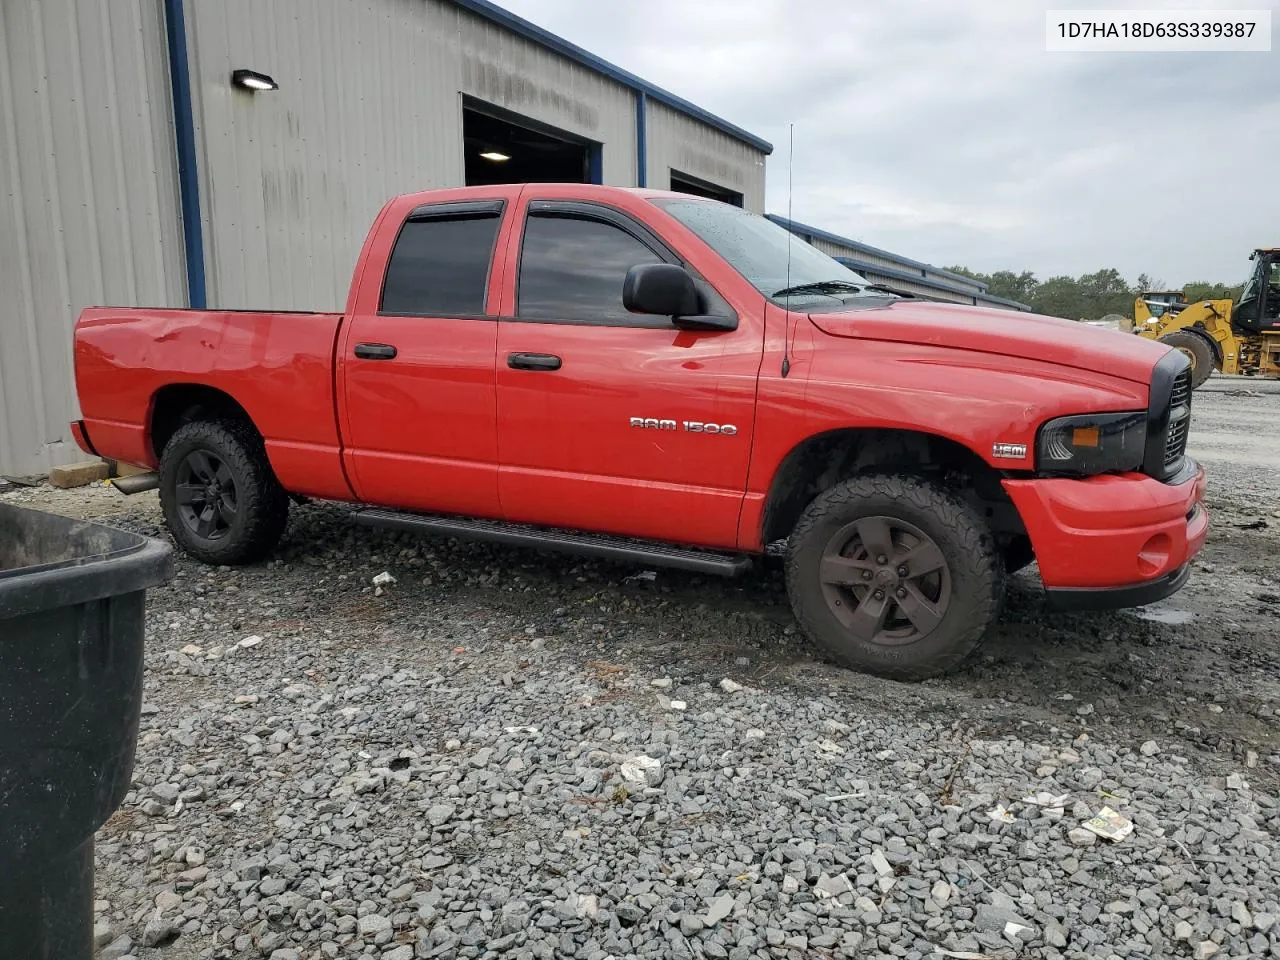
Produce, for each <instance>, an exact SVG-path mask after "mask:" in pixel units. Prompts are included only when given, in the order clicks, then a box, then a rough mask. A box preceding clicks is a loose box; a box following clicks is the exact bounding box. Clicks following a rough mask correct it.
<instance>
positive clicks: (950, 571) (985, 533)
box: [787, 475, 1003, 680]
mask: <svg viewBox="0 0 1280 960" xmlns="http://www.w3.org/2000/svg"><path fill="white" fill-rule="evenodd" d="M1002 589H1003V584H1002V582H1001V576H1000V560H999V557H998V556H997V553H996V545H995V542H994V540H993V538H992V536H991V532H990V530H989V529H988V528H987V526H986V524H985V523H984V522H983V520H982V518H981V517H980V516H978V514H977V513H976V512H975V511H974V510H973V508H972V507H970V506H968V505H967V504H966V503H964V501H962V500H961V499H960V498H958V497H956V496H954V495H952V494H951V493H949V492H947V491H946V490H944V489H943V488H941V487H939V486H937V485H935V484H932V483H929V482H928V481H926V480H922V479H917V478H914V477H901V476H884V475H876V476H865V477H858V478H855V479H853V480H848V481H846V482H844V483H840V484H837V485H836V486H834V487H832V488H831V489H830V490H827V491H826V492H825V493H823V494H821V495H820V496H818V497H817V498H816V499H815V500H814V501H813V502H812V503H811V504H810V505H809V507H808V508H807V509H806V510H805V512H804V514H803V516H802V517H801V518H800V522H799V523H798V524H797V525H796V528H795V531H794V532H793V533H792V535H791V539H790V541H789V543H788V550H787V592H788V594H789V596H790V598H791V606H792V609H793V610H794V611H795V615H796V619H797V620H799V622H800V625H801V627H803V628H804V630H805V632H806V633H807V634H808V636H809V637H810V639H812V640H813V641H814V643H816V644H817V645H818V646H819V647H821V648H822V649H823V650H824V651H825V652H826V653H827V654H828V655H830V656H831V657H832V659H834V660H835V661H836V662H837V663H839V664H841V665H842V666H845V667H849V668H851V669H854V670H859V671H862V672H865V673H871V674H875V675H878V676H882V677H889V678H892V679H897V680H923V679H925V678H928V677H932V676H937V675H938V674H941V673H945V672H947V671H948V670H950V669H952V668H953V667H955V666H956V665H957V664H959V663H960V662H961V661H962V660H963V659H964V658H965V657H967V656H968V655H969V654H970V653H972V652H973V651H974V650H975V649H976V648H977V646H978V644H979V643H980V642H981V640H982V638H983V636H984V635H985V634H986V632H987V628H988V627H989V626H990V625H991V623H992V621H993V620H994V619H995V617H996V614H997V610H998V606H999V599H1000V591H1001V590H1002Z"/></svg>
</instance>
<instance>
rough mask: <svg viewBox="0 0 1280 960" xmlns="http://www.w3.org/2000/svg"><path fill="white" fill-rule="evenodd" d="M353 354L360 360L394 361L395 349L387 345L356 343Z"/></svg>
mask: <svg viewBox="0 0 1280 960" xmlns="http://www.w3.org/2000/svg"><path fill="white" fill-rule="evenodd" d="M355 354H356V356H357V357H359V358H360V359H361V360H394V359H395V358H396V348H395V347H393V346H391V344H389V343H357V344H356V350H355Z"/></svg>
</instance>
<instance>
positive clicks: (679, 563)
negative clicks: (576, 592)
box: [352, 509, 751, 577]
mask: <svg viewBox="0 0 1280 960" xmlns="http://www.w3.org/2000/svg"><path fill="white" fill-rule="evenodd" d="M352 518H353V519H354V520H355V521H356V523H359V524H362V525H364V526H367V527H382V528H384V529H390V530H407V531H410V532H417V533H433V534H438V535H442V536H446V537H457V538H459V539H463V540H483V541H486V542H488V543H507V544H512V545H514V546H521V547H532V548H534V549H540V550H554V551H556V552H558V553H574V554H579V555H582V556H589V557H603V558H605V559H608V560H621V561H624V562H628V563H639V564H644V565H647V566H653V567H672V568H675V569H677V570H692V571H694V572H697V573H708V574H714V575H716V576H720V577H736V576H738V575H739V574H742V573H745V572H746V571H747V570H749V569H750V568H751V558H750V557H748V556H746V555H745V554H731V553H713V552H710V551H707V550H694V549H691V548H689V547H678V546H673V545H671V544H665V543H654V542H650V541H648V540H630V539H627V538H625V537H609V536H603V535H601V534H597V533H574V532H571V531H566V530H549V529H546V528H543V527H533V526H526V525H524V524H516V523H502V522H500V521H496V520H472V519H470V518H467V517H442V516H433V515H428V514H418V513H397V512H394V511H391V510H375V509H364V510H356V511H355V512H353V513H352Z"/></svg>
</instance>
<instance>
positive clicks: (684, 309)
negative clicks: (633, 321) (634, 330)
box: [622, 263, 698, 317]
mask: <svg viewBox="0 0 1280 960" xmlns="http://www.w3.org/2000/svg"><path fill="white" fill-rule="evenodd" d="M622 305H623V306H624V307H626V308H627V309H628V310H630V311H631V312H632V313H654V314H658V315H660V316H664V317H678V316H680V315H681V314H694V313H697V312H698V289H697V287H695V286H694V285H693V277H691V276H690V275H689V271H687V270H686V269H685V268H684V267H679V266H676V265H675V264H674V263H640V264H636V265H635V266H634V267H632V268H631V269H630V270H628V271H627V278H626V279H625V280H624V281H623V282H622Z"/></svg>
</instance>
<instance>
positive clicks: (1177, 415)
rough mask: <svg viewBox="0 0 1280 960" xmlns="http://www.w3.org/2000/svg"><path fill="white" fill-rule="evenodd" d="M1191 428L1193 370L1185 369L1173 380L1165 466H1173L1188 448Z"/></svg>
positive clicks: (1165, 446)
mask: <svg viewBox="0 0 1280 960" xmlns="http://www.w3.org/2000/svg"><path fill="white" fill-rule="evenodd" d="M1190 430H1191V372H1190V371H1189V370H1188V371H1183V372H1182V373H1180V374H1178V376H1177V378H1176V379H1175V380H1174V381H1173V392H1172V394H1171V395H1170V397H1169V430H1168V433H1167V434H1166V435H1165V441H1164V466H1165V468H1166V469H1168V468H1169V467H1172V466H1173V465H1174V464H1176V463H1178V461H1180V460H1181V459H1182V456H1183V454H1184V453H1186V450H1187V434H1188V432H1190Z"/></svg>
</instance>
